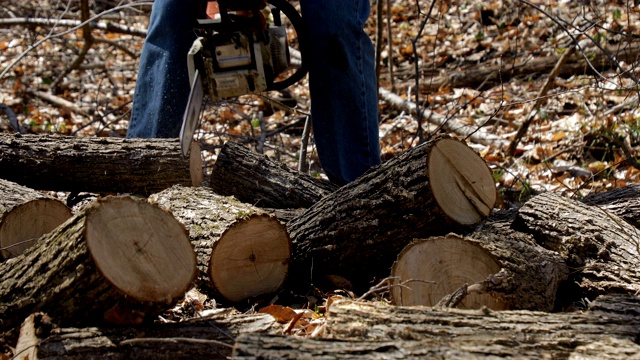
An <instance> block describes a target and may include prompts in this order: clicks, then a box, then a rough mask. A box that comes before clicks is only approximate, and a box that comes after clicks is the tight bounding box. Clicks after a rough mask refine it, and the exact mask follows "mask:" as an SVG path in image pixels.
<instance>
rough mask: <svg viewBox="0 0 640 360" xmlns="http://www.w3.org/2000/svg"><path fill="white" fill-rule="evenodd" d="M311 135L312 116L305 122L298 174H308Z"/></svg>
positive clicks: (301, 138)
mask: <svg viewBox="0 0 640 360" xmlns="http://www.w3.org/2000/svg"><path fill="white" fill-rule="evenodd" d="M310 133H311V116H307V119H306V120H305V121H304V128H303V129H302V135H301V137H300V159H299V160H298V172H302V173H307V171H308V167H309V166H308V164H307V147H308V146H309V134H310Z"/></svg>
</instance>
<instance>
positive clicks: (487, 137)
mask: <svg viewBox="0 0 640 360" xmlns="http://www.w3.org/2000/svg"><path fill="white" fill-rule="evenodd" d="M378 93H379V94H380V96H381V97H382V99H383V100H385V101H387V102H389V103H390V104H391V105H393V106H395V107H397V108H399V109H402V110H404V111H406V112H408V113H411V114H413V115H417V111H416V104H415V103H412V102H409V101H407V100H405V99H403V98H401V97H400V96H398V95H396V94H394V93H392V92H390V91H389V90H386V89H383V88H380V89H379V91H378ZM422 118H425V119H427V121H429V122H430V123H431V124H434V125H438V126H440V127H442V129H444V130H446V131H449V132H452V133H455V134H458V135H460V136H462V137H464V138H468V139H469V140H471V141H472V142H474V143H477V144H482V145H495V146H498V147H503V146H506V142H505V141H504V140H503V139H502V138H500V137H499V136H496V135H493V134H488V133H484V132H479V131H476V130H477V129H475V128H474V127H472V126H469V125H463V124H460V123H459V122H458V121H456V120H455V119H453V118H447V117H446V116H444V115H442V114H438V113H435V112H433V111H431V110H429V109H424V110H422Z"/></svg>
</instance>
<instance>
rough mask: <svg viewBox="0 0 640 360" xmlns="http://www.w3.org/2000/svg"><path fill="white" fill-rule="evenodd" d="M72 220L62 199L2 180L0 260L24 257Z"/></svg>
mask: <svg viewBox="0 0 640 360" xmlns="http://www.w3.org/2000/svg"><path fill="white" fill-rule="evenodd" d="M70 217H71V210H70V209H69V208H68V207H67V206H66V205H65V204H63V203H62V202H61V201H60V200H58V199H55V198H53V197H51V196H47V195H45V194H43V193H40V192H37V191H35V190H33V189H30V188H28V187H25V186H21V185H18V184H16V183H14V182H11V181H7V180H3V179H0V259H8V258H11V257H14V256H17V255H20V254H22V253H23V252H24V251H25V250H26V249H28V248H29V247H30V246H32V245H33V244H34V242H35V240H37V239H38V238H39V237H40V236H42V235H44V234H46V233H48V232H50V231H52V230H53V229H55V228H56V227H58V225H60V224H62V223H63V222H65V221H67V220H68V219H69V218H70Z"/></svg>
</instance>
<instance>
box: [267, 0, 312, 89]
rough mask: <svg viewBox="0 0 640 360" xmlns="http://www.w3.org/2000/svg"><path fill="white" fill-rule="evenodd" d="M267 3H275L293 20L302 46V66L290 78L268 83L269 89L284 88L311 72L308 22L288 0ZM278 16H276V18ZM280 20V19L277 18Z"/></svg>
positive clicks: (269, 0) (279, 9)
mask: <svg viewBox="0 0 640 360" xmlns="http://www.w3.org/2000/svg"><path fill="white" fill-rule="evenodd" d="M267 3H269V4H271V5H273V6H274V7H275V8H276V9H277V10H278V11H281V12H282V13H283V14H284V15H285V16H286V17H287V18H288V19H289V21H290V22H291V25H293V28H294V29H295V30H296V36H297V38H298V44H299V46H300V56H301V57H302V61H301V65H300V67H299V68H298V69H297V70H296V72H294V73H293V74H292V75H291V76H289V77H288V78H286V79H284V80H282V81H277V82H275V81H274V82H272V83H270V84H268V85H267V90H282V89H286V88H288V87H289V86H291V85H293V84H295V83H297V82H298V81H300V80H302V78H304V77H305V76H306V75H307V72H309V69H308V65H305V64H307V63H308V62H307V54H308V52H309V51H308V44H309V42H308V39H307V36H308V35H307V30H306V24H305V23H304V21H303V20H302V17H301V16H300V13H298V11H297V10H296V9H295V8H294V7H293V5H291V4H290V3H289V2H288V1H287V0H267ZM275 18H276V16H274V20H275ZM276 21H278V20H276Z"/></svg>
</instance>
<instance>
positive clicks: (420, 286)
mask: <svg viewBox="0 0 640 360" xmlns="http://www.w3.org/2000/svg"><path fill="white" fill-rule="evenodd" d="M499 271H500V265H499V264H498V262H497V261H496V260H495V259H494V257H493V256H492V255H491V254H490V253H489V252H487V251H486V250H485V249H483V248H481V247H480V246H478V245H477V244H475V243H474V242H473V241H469V240H465V239H463V238H460V237H457V236H446V237H432V238H428V239H421V240H416V241H414V242H412V243H410V244H409V245H407V246H406V247H405V248H404V249H403V250H402V252H401V253H400V254H399V255H398V259H397V260H396V262H395V263H394V264H393V268H392V271H391V275H392V276H394V277H398V282H399V283H400V282H403V281H405V280H417V281H409V282H408V283H406V284H404V286H394V287H393V288H392V290H391V295H392V298H393V301H394V303H395V304H396V305H401V306H414V305H422V306H434V305H437V304H438V302H439V301H440V300H442V298H443V297H445V296H447V295H451V294H453V293H454V292H456V290H458V289H460V288H461V287H462V286H464V285H465V284H467V285H472V284H475V283H478V282H482V281H484V280H486V279H487V278H488V277H489V276H490V275H493V274H497V273H498V272H499ZM482 306H486V307H488V308H490V309H493V310H504V309H505V308H506V305H505V304H504V303H503V302H502V301H500V300H498V299H495V298H493V297H492V296H490V295H489V294H486V293H481V294H474V293H469V294H468V295H466V297H465V298H464V300H463V301H462V302H461V303H460V305H459V306H458V308H463V309H479V308H481V307H482Z"/></svg>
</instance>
